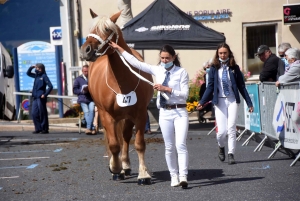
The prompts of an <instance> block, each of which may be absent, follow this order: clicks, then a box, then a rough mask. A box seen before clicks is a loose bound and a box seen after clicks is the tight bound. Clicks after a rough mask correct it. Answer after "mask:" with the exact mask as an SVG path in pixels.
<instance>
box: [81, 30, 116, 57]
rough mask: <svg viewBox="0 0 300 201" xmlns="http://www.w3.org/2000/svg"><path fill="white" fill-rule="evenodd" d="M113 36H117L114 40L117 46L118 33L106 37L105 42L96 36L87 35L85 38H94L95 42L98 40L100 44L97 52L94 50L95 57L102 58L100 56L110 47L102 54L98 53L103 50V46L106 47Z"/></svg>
mask: <svg viewBox="0 0 300 201" xmlns="http://www.w3.org/2000/svg"><path fill="white" fill-rule="evenodd" d="M114 34H116V35H117V38H116V44H118V39H119V34H118V33H116V32H114V31H113V32H112V33H111V34H110V35H109V36H108V38H107V39H106V40H103V39H102V38H100V37H99V36H98V35H96V34H92V33H91V34H88V35H87V37H93V38H95V39H96V40H98V41H99V43H100V45H99V46H98V49H97V50H95V55H96V56H97V57H98V56H102V55H104V54H105V53H106V51H107V50H108V48H109V47H110V46H107V48H106V49H105V50H104V51H103V52H102V53H100V52H99V51H100V50H101V49H102V48H103V46H104V45H106V44H107V43H108V42H109V41H110V40H111V39H112V37H113V36H114Z"/></svg>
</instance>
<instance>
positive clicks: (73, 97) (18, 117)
mask: <svg viewBox="0 0 300 201" xmlns="http://www.w3.org/2000/svg"><path fill="white" fill-rule="evenodd" d="M14 95H17V96H20V95H22V96H32V94H31V93H26V92H14ZM48 97H49V98H56V99H70V100H72V102H73V101H74V100H77V97H76V96H59V95H48ZM21 110H22V107H21V104H20V106H19V111H18V115H17V120H18V123H20V121H21V120H20V114H21ZM82 118H83V116H82V115H81V113H79V117H78V129H79V130H78V132H79V133H81V127H82V126H81V120H82Z"/></svg>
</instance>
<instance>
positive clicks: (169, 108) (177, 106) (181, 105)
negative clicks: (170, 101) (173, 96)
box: [164, 104, 186, 110]
mask: <svg viewBox="0 0 300 201" xmlns="http://www.w3.org/2000/svg"><path fill="white" fill-rule="evenodd" d="M183 107H186V104H175V105H166V106H165V107H164V108H165V109H167V110H171V109H176V108H183Z"/></svg>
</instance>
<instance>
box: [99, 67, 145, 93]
mask: <svg viewBox="0 0 300 201" xmlns="http://www.w3.org/2000/svg"><path fill="white" fill-rule="evenodd" d="M107 69H108V68H107V66H106V72H105V81H106V85H107V87H108V88H110V89H111V90H112V91H113V92H115V94H117V92H116V91H115V90H113V88H111V87H110V86H109V84H108V82H107V71H108V70H107ZM139 73H141V70H139ZM140 80H141V79H139V81H138V83H137V85H136V87H135V89H134V90H133V91H135V90H136V88H137V87H138V86H139V84H140Z"/></svg>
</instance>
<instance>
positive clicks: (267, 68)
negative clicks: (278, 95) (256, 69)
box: [256, 45, 285, 82]
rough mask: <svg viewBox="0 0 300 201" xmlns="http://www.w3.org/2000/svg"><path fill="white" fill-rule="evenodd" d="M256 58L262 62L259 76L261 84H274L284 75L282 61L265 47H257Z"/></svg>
mask: <svg viewBox="0 0 300 201" xmlns="http://www.w3.org/2000/svg"><path fill="white" fill-rule="evenodd" d="M256 56H257V57H258V58H259V59H260V60H261V61H262V62H264V66H263V69H262V71H261V72H260V75H259V80H260V81H261V82H276V80H277V78H278V77H279V76H281V75H283V74H284V72H285V67H284V63H283V61H281V59H279V58H278V57H277V56H276V55H275V54H273V53H272V51H271V50H270V48H269V47H268V46H267V45H261V46H259V47H258V48H257V53H256Z"/></svg>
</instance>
